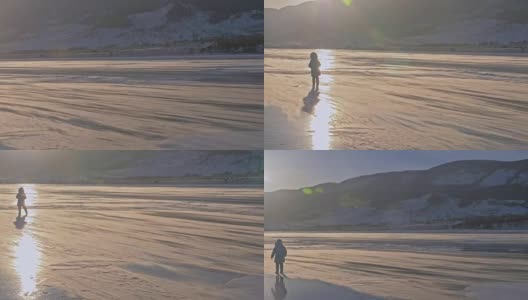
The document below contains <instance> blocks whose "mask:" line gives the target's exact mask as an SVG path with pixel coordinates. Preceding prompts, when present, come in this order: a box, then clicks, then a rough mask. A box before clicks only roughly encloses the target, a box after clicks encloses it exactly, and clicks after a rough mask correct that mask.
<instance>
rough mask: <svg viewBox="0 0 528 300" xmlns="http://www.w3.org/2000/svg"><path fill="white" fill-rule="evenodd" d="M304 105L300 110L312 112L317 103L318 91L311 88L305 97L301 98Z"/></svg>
mask: <svg viewBox="0 0 528 300" xmlns="http://www.w3.org/2000/svg"><path fill="white" fill-rule="evenodd" d="M303 102H304V106H303V108H302V111H304V112H305V113H309V114H313V112H314V108H315V106H316V105H317V103H319V92H318V91H314V90H311V91H310V92H309V93H308V95H306V97H304V98H303Z"/></svg>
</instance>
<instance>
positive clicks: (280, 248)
mask: <svg viewBox="0 0 528 300" xmlns="http://www.w3.org/2000/svg"><path fill="white" fill-rule="evenodd" d="M286 255H288V250H286V247H284V245H283V244H282V240H280V239H279V240H277V241H276V242H275V248H273V252H271V259H273V258H274V257H275V274H279V271H280V274H284V262H285V261H286Z"/></svg>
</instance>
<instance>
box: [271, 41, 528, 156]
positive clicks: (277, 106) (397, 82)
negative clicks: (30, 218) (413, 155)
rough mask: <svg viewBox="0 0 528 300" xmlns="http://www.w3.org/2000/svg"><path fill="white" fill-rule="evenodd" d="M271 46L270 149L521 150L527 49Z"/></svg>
mask: <svg viewBox="0 0 528 300" xmlns="http://www.w3.org/2000/svg"><path fill="white" fill-rule="evenodd" d="M311 51H312V50H287V49H267V50H266V54H265V81H266V87H265V119H266V122H265V124H266V125H265V146H266V149H425V150H427V149H458V150H460V149H479V150H481V149H523V148H527V147H528V133H527V131H526V130H525V128H526V113H527V111H528V101H527V100H526V97H525V95H526V94H528V88H527V85H526V84H525V83H526V82H528V76H527V75H526V74H528V64H527V60H526V58H525V57H524V56H514V55H512V56H508V55H477V54H476V55H458V54H419V53H388V52H361V51H345V50H335V51H332V50H320V51H318V52H319V56H320V60H321V63H322V76H321V89H320V95H318V96H315V95H313V94H310V93H309V92H310V89H311V78H310V71H309V69H308V67H307V66H308V61H309V54H310V52H311Z"/></svg>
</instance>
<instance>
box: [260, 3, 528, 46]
mask: <svg viewBox="0 0 528 300" xmlns="http://www.w3.org/2000/svg"><path fill="white" fill-rule="evenodd" d="M329 20H332V21H331V22H329ZM265 32H266V41H265V45H266V47H276V48H289V47H291V48H339V49H341V48H345V49H355V48H357V49H364V48H376V49H378V48H381V49H383V48H391V47H404V46H417V45H434V44H438V45H443V44H475V45H478V44H485V43H497V44H508V43H515V42H523V41H525V40H526V39H527V38H526V36H527V34H526V33H528V3H526V2H522V1H519V0H481V1H477V0H466V1H456V0H445V1H436V0H394V1H391V0H372V1H369V0H355V1H352V2H351V3H350V5H349V6H346V5H345V4H343V1H341V0H320V1H310V2H305V3H302V4H300V5H297V6H289V7H284V8H281V9H272V8H266V10H265Z"/></svg>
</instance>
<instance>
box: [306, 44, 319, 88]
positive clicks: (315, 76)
mask: <svg viewBox="0 0 528 300" xmlns="http://www.w3.org/2000/svg"><path fill="white" fill-rule="evenodd" d="M308 67H310V70H311V73H312V91H313V90H316V91H318V90H319V76H321V70H320V68H321V62H320V61H319V57H318V56H317V53H315V52H312V54H310V63H309V64H308Z"/></svg>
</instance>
